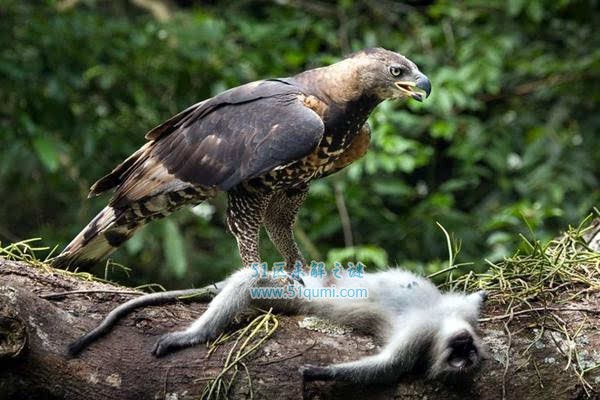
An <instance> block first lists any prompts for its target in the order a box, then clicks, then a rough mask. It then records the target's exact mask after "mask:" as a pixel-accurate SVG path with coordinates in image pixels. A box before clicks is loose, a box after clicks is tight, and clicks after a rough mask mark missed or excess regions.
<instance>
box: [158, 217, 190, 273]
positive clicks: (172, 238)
mask: <svg viewBox="0 0 600 400" xmlns="http://www.w3.org/2000/svg"><path fill="white" fill-rule="evenodd" d="M163 250H164V252H165V258H166V260H167V264H168V265H169V267H170V268H171V269H172V271H173V273H174V274H175V276H176V277H177V278H183V277H184V276H185V273H186V272H187V257H186V253H185V245H184V238H183V235H182V234H181V232H180V231H179V227H178V226H177V225H176V224H175V222H173V221H172V220H170V219H167V220H165V221H164V222H163Z"/></svg>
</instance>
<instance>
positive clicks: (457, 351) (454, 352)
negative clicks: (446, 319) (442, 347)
mask: <svg viewBox="0 0 600 400" xmlns="http://www.w3.org/2000/svg"><path fill="white" fill-rule="evenodd" d="M475 339H476V338H474V337H473V335H471V333H470V332H469V331H467V330H466V329H463V330H461V331H459V332H456V333H455V334H454V336H452V337H450V339H448V344H447V349H448V350H447V352H446V353H449V354H448V356H447V358H446V363H447V364H448V368H449V369H451V370H455V371H456V372H463V371H466V370H468V369H471V368H472V367H474V366H476V365H477V364H478V363H479V358H480V350H479V348H478V346H477V345H476V340H475ZM477 340H479V339H478V338H477Z"/></svg>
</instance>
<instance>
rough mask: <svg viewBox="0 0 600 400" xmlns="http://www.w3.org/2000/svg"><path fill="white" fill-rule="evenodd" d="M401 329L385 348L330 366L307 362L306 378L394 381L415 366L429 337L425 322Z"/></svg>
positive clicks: (303, 373) (309, 379)
mask: <svg viewBox="0 0 600 400" xmlns="http://www.w3.org/2000/svg"><path fill="white" fill-rule="evenodd" d="M404 326H405V328H403V329H401V330H399V331H398V332H397V333H396V334H395V335H394V336H393V337H392V338H391V340H390V342H389V343H388V344H387V345H385V347H384V348H383V350H382V351H381V352H380V353H378V354H375V355H372V356H370V357H365V358H363V359H360V360H357V361H351V362H347V363H341V364H332V365H328V366H314V365H305V366H304V367H302V368H301V372H302V375H303V376H304V379H305V380H307V381H315V380H334V379H335V380H343V381H350V382H355V383H363V384H369V383H375V382H391V381H394V380H396V379H398V377H400V375H402V374H403V373H406V372H408V371H410V370H411V369H413V368H414V366H415V363H416V362H417V360H418V358H419V357H422V356H423V355H422V354H421V353H422V352H423V349H424V348H425V347H426V345H427V343H428V341H429V340H431V338H430V334H429V332H430V331H431V329H428V327H427V324H426V323H425V322H419V321H411V322H410V323H406V324H405V325H404Z"/></svg>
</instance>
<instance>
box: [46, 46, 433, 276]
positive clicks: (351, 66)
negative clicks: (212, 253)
mask: <svg viewBox="0 0 600 400" xmlns="http://www.w3.org/2000/svg"><path fill="white" fill-rule="evenodd" d="M430 92H431V84H430V82H429V79H428V78H427V76H425V75H424V74H423V73H421V72H420V71H419V69H418V68H417V66H416V65H415V63H413V62H412V61H411V60H409V59H408V58H406V57H404V56H402V55H400V54H398V53H396V52H393V51H389V50H386V49H383V48H369V49H364V50H361V51H358V52H355V53H353V54H350V55H349V56H347V57H346V58H344V59H343V60H341V61H339V62H337V63H334V64H331V65H329V66H325V67H320V68H315V69H310V70H307V71H304V72H302V73H300V74H298V75H295V76H293V77H289V78H275V79H265V80H260V81H255V82H251V83H247V84H244V85H241V86H238V87H235V88H232V89H229V90H226V91H224V92H222V93H220V94H218V95H216V96H214V97H212V98H209V99H206V100H203V101H201V102H199V103H196V104H194V105H192V106H190V107H188V108H186V109H185V110H183V111H181V112H180V113H179V114H177V115H175V116H173V117H171V118H170V119H169V120H167V121H165V122H164V123H162V124H160V125H159V126H157V127H155V128H154V129H152V130H151V131H149V132H148V133H147V134H146V136H145V137H146V139H147V142H146V143H145V144H144V145H143V146H142V147H141V148H140V149H138V150H137V151H136V152H135V153H133V154H132V155H131V156H129V157H128V158H127V159H126V160H125V161H123V162H122V163H121V164H120V165H118V166H117V167H116V168H115V169H113V170H112V171H111V172H110V173H109V174H108V175H106V176H104V177H103V178H101V179H100V180H98V181H97V182H96V183H95V184H94V185H93V186H92V187H91V189H90V195H89V196H90V197H91V196H97V195H100V194H102V193H105V192H109V191H113V192H114V193H113V195H112V197H111V199H110V201H109V202H108V205H107V206H106V207H104V208H103V209H102V210H101V211H100V212H99V213H98V214H97V215H96V217H94V218H93V219H92V221H91V222H90V223H89V224H88V225H87V226H86V227H85V228H84V229H83V230H82V231H81V232H80V233H79V234H78V235H77V236H76V237H75V238H74V239H73V240H72V241H71V242H70V243H69V244H68V245H67V247H66V248H65V249H64V250H63V251H62V253H60V254H59V255H58V256H57V257H56V258H55V259H54V261H53V264H54V265H55V266H61V267H83V266H89V265H90V264H94V263H96V262H98V261H99V260H101V259H102V258H104V257H106V256H108V255H109V254H111V253H112V252H113V251H115V250H116V249H117V248H118V247H119V246H120V245H121V244H123V243H124V242H125V241H126V240H127V239H129V238H130V237H131V236H132V235H133V234H134V233H135V232H136V231H137V230H138V229H140V228H141V227H142V226H144V225H145V224H147V223H148V222H150V221H152V220H155V219H159V218H163V217H165V216H167V215H169V214H170V213H172V212H173V211H175V210H177V209H179V208H181V207H182V206H184V205H197V204H200V203H201V202H203V201H205V200H206V199H209V198H211V197H213V196H215V195H216V194H217V193H218V192H226V193H227V196H228V207H227V227H228V228H229V230H230V231H231V232H232V234H233V235H234V236H235V239H236V241H237V245H238V248H239V254H240V257H241V260H242V262H243V264H244V265H252V264H253V263H257V262H260V261H261V259H260V253H259V243H258V242H259V231H260V228H261V226H263V225H264V227H265V228H266V230H267V233H268V234H269V238H270V239H271V241H272V242H273V244H274V245H275V247H276V248H277V250H278V251H279V252H280V254H281V255H282V257H283V260H284V261H285V262H286V264H287V265H288V266H291V265H295V264H296V263H298V262H301V263H302V264H303V265H304V264H305V260H304V258H303V256H302V254H301V252H300V250H299V248H298V245H297V244H296V242H295V240H294V236H293V232H292V227H293V225H294V222H295V220H296V215H297V214H298V211H299V209H300V207H301V205H302V203H303V201H304V199H305V197H306V194H307V192H308V189H309V186H310V183H311V182H312V181H313V180H315V179H318V178H322V177H325V176H328V175H330V174H333V173H335V172H337V171H339V170H341V169H343V168H344V167H346V166H348V165H349V164H351V163H352V162H353V161H355V160H357V159H359V158H361V157H362V156H363V155H364V154H365V152H366V151H367V148H368V146H369V141H370V137H371V130H370V128H369V125H368V123H367V118H368V117H369V115H370V114H371V112H372V111H373V110H374V109H375V107H376V106H377V105H378V104H379V103H381V102H382V101H384V100H386V99H405V98H413V99H415V100H418V101H423V100H424V99H425V98H426V97H427V96H429V94H430Z"/></svg>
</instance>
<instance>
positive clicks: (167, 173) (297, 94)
mask: <svg viewBox="0 0 600 400" xmlns="http://www.w3.org/2000/svg"><path fill="white" fill-rule="evenodd" d="M303 94H304V93H303V91H302V89H301V88H299V87H298V86H296V85H294V84H293V83H292V81H290V80H266V81H258V82H253V83H250V84H246V85H243V86H239V87H237V88H234V89H230V90H228V91H225V92H223V93H221V94H220V95H218V96H215V97H213V98H211V99H209V100H205V101H203V102H200V103H197V104H195V105H193V106H191V107H189V108H188V109H186V110H184V111H182V112H181V113H179V114H177V115H176V116H174V117H172V118H171V119H169V120H168V121H166V122H165V123H163V124H161V125H159V126H158V127H156V128H154V129H153V130H151V131H150V132H148V134H147V135H146V138H147V139H149V140H150V142H149V143H147V144H146V145H145V146H143V147H142V148H141V149H140V150H138V151H137V152H136V153H134V154H133V155H132V156H131V157H129V158H128V159H127V160H125V161H124V162H123V163H122V164H121V165H120V166H118V167H117V168H115V170H113V171H112V172H111V173H110V174H109V175H107V176H105V177H104V178H102V179H100V180H99V181H98V182H97V183H96V184H95V185H94V186H93V187H92V192H91V194H98V193H101V192H104V191H106V190H108V189H111V188H115V187H116V188H117V190H116V193H115V197H114V198H113V201H112V203H113V204H114V203H117V202H119V203H121V202H123V201H124V202H125V203H128V202H130V201H134V200H137V199H140V198H143V197H146V196H150V195H153V193H157V192H159V191H160V189H161V188H163V187H164V188H169V187H173V181H177V182H178V184H177V185H175V186H176V187H181V185H182V184H188V185H189V184H191V185H194V186H197V185H199V186H206V187H216V188H218V189H220V190H225V191H227V190H229V189H231V188H233V187H234V186H236V185H238V184H239V183H241V182H243V181H245V180H248V179H252V178H255V177H258V176H260V175H262V174H264V173H266V172H268V171H270V170H272V169H274V168H277V167H280V166H283V165H286V164H288V163H290V162H293V161H295V160H298V159H300V158H302V157H304V156H306V155H308V154H310V153H311V152H312V151H313V150H314V149H315V147H316V146H317V145H318V144H319V142H320V140H321V138H322V137H323V132H324V124H323V120H322V119H321V117H320V116H319V115H318V114H317V113H316V112H314V111H313V110H311V109H310V108H308V107H306V106H305V105H304V103H303V102H302V101H301V97H302V95H303ZM150 178H151V179H150ZM173 178H174V179H173ZM150 180H151V181H152V182H155V183H154V184H153V183H152V182H150ZM169 181H170V182H169ZM156 182H158V183H156ZM145 188H148V189H145ZM121 204H122V203H121Z"/></svg>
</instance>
